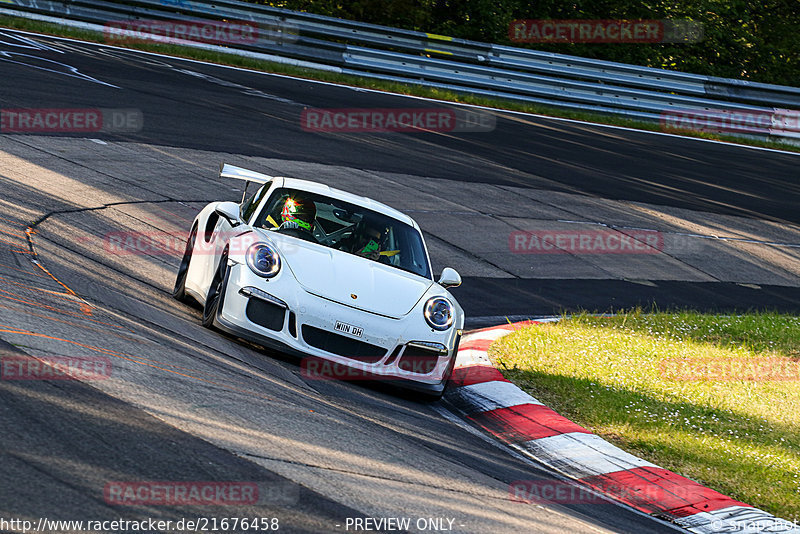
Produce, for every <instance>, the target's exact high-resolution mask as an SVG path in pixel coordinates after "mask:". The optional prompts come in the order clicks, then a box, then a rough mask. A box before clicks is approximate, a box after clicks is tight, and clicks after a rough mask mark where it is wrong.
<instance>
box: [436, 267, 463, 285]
mask: <svg viewBox="0 0 800 534" xmlns="http://www.w3.org/2000/svg"><path fill="white" fill-rule="evenodd" d="M439 285H440V286H442V287H458V286H460V285H461V275H460V274H458V272H457V271H456V270H455V269H451V268H450V267H445V268H444V269H443V270H442V276H441V277H440V278H439Z"/></svg>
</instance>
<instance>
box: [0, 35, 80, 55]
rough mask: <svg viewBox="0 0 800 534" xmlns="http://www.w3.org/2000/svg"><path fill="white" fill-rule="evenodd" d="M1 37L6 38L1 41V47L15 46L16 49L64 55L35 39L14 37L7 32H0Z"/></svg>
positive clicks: (22, 36)
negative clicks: (48, 51)
mask: <svg viewBox="0 0 800 534" xmlns="http://www.w3.org/2000/svg"><path fill="white" fill-rule="evenodd" d="M0 37H3V38H4V39H0V45H7V46H13V47H16V48H27V49H29V50H50V51H51V52H57V53H59V54H63V53H64V52H62V51H61V50H59V49H57V48H53V47H52V46H50V45H46V44H44V43H40V42H38V41H34V40H33V39H31V38H29V37H25V36H24V35H14V34H8V33H5V32H0ZM7 39H10V40H7Z"/></svg>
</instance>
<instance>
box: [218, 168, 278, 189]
mask: <svg viewBox="0 0 800 534" xmlns="http://www.w3.org/2000/svg"><path fill="white" fill-rule="evenodd" d="M219 177H220V178H236V179H237V180H246V181H248V182H255V183H257V184H265V183H267V182H269V181H271V180H272V179H273V178H274V176H267V175H266V174H261V173H260V172H256V171H249V170H247V169H243V168H241V167H234V166H233V165H228V164H227V163H220V164H219Z"/></svg>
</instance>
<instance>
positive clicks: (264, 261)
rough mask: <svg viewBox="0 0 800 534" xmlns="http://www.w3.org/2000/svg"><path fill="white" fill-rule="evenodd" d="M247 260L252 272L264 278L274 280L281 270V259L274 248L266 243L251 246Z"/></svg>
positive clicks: (246, 256)
mask: <svg viewBox="0 0 800 534" xmlns="http://www.w3.org/2000/svg"><path fill="white" fill-rule="evenodd" d="M245 259H246V260H247V266H248V267H250V270H251V271H253V272H254V273H256V274H257V275H258V276H263V277H264V278H272V277H273V276H275V275H276V274H278V271H280V270H281V257H280V256H278V252H277V251H276V250H275V249H274V248H273V247H272V246H270V245H268V244H266V243H255V244H253V245H250V248H248V249H247V254H245Z"/></svg>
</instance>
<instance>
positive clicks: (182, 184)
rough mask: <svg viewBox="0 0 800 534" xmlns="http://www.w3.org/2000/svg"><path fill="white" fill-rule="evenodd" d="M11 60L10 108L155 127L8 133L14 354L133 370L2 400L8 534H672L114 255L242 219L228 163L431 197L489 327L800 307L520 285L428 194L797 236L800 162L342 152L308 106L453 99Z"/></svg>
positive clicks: (771, 157) (460, 144)
mask: <svg viewBox="0 0 800 534" xmlns="http://www.w3.org/2000/svg"><path fill="white" fill-rule="evenodd" d="M2 40H3V42H4V45H3V46H2V48H0V50H2V51H4V52H5V54H3V55H0V69H2V78H0V87H1V88H2V93H0V104H2V107H3V108H6V109H8V108H135V109H139V110H141V111H142V113H143V115H144V117H145V121H146V122H145V124H146V127H145V128H144V129H143V130H142V131H141V132H139V133H133V134H124V135H122V134H120V135H115V134H106V133H97V134H92V136H91V137H93V138H95V139H96V140H97V141H91V140H88V139H86V135H85V134H76V135H73V136H70V135H64V134H59V135H58V136H53V137H48V136H24V135H8V136H5V135H4V136H3V138H2V139H1V141H2V148H1V150H2V153H0V155H2V160H0V181H1V182H2V193H3V194H2V196H1V197H0V211H2V213H0V216H2V217H3V219H2V221H3V226H2V229H3V236H2V237H3V241H2V245H3V247H4V250H3V254H2V259H0V263H2V264H3V265H2V267H0V271H2V272H1V273H0V276H2V279H0V282H2V283H3V284H2V299H3V300H2V302H0V305H1V306H2V307H0V319H1V320H0V337H2V339H4V340H6V341H7V342H9V343H11V344H13V346H7V344H4V346H3V348H2V350H3V351H4V355H6V354H9V353H10V352H17V351H20V350H22V351H25V352H27V353H29V354H34V355H40V356H42V355H44V356H46V355H68V356H83V357H93V356H95V357H96V356H98V355H102V356H103V357H108V358H110V359H111V361H112V364H113V374H112V378H111V379H109V380H98V381H96V382H93V383H91V384H85V383H74V382H56V381H53V382H35V383H24V382H11V381H0V386H2V387H1V388H0V395H2V407H1V408H0V409H1V410H2V414H3V419H2V424H3V426H4V429H3V430H4V432H2V436H1V437H0V440H2V442H3V446H2V448H1V449H0V450H2V452H0V454H2V455H3V459H2V463H0V466H2V467H0V469H2V470H3V480H4V481H11V480H13V481H17V482H15V483H9V482H3V483H2V485H0V514H2V516H3V517H21V516H24V517H29V518H37V517H49V518H51V519H54V518H57V519H113V518H116V517H136V518H142V517H147V516H149V517H163V518H179V517H195V516H203V515H205V516H218V517H222V516H224V515H227V516H237V515H238V516H240V517H241V516H245V515H247V516H259V517H261V516H265V515H269V516H277V517H280V518H281V521H282V525H285V530H287V531H300V532H312V531H317V532H330V531H344V528H343V524H344V523H343V521H345V520H346V518H347V517H364V516H373V517H381V516H383V517H387V516H395V517H397V516H408V517H442V516H446V517H451V518H453V519H454V520H455V524H456V525H457V527H456V528H455V529H454V530H455V531H462V532H519V531H521V530H523V529H525V530H528V531H553V532H555V531H558V532H563V531H574V532H584V531H604V530H610V531H618V532H664V531H669V530H671V529H670V527H668V526H666V525H664V524H662V523H660V522H657V521H655V520H653V519H651V518H647V517H644V516H642V515H640V514H636V513H634V512H632V511H629V510H627V509H624V508H619V507H616V506H613V505H597V504H596V503H592V504H587V503H572V504H561V505H547V506H530V505H522V504H519V503H510V502H509V500H508V485H509V484H510V483H511V482H513V481H515V480H526V479H537V480H553V477H554V475H553V474H552V473H549V472H548V471H546V470H544V469H539V468H537V467H536V466H533V465H530V464H528V463H525V462H523V461H522V460H520V459H517V458H515V457H514V456H512V455H510V454H509V453H508V451H506V450H503V449H502V448H499V447H496V446H494V445H492V444H490V443H488V442H487V441H486V440H485V439H484V438H483V437H481V436H480V435H478V434H476V433H475V432H472V431H470V430H469V429H468V428H465V426H464V425H462V424H459V423H458V422H454V421H452V420H451V419H449V418H447V417H444V415H443V413H446V412H443V411H442V410H446V406H442V405H440V404H438V403H424V402H418V401H417V400H415V399H414V398H413V396H409V395H404V394H401V393H398V392H395V391H384V388H382V387H381V386H380V384H377V385H376V384H353V383H342V382H338V381H307V380H304V379H303V378H302V377H300V376H299V375H300V373H299V369H298V366H297V362H296V361H293V360H291V359H288V358H285V357H282V356H281V355H278V354H270V355H265V354H264V353H263V352H262V351H260V350H258V349H257V347H252V346H250V345H247V344H244V343H242V342H239V341H236V340H233V339H230V338H227V337H225V336H222V335H220V334H218V333H215V332H211V331H208V330H205V329H203V328H201V327H200V326H199V324H198V323H199V320H198V317H199V312H198V311H197V310H195V309H192V308H190V307H186V306H183V305H180V304H179V303H177V302H175V301H173V300H172V299H171V298H169V296H168V293H167V291H168V290H169V289H170V287H171V284H172V280H173V276H174V270H175V268H176V267H177V264H178V261H179V257H175V256H174V255H173V256H170V255H158V254H152V255H147V256H114V255H111V254H108V253H107V252H108V250H107V249H104V246H103V242H102V238H103V236H104V235H108V232H109V231H116V230H130V229H134V230H136V231H140V232H153V231H159V232H163V233H165V234H170V233H172V234H175V235H179V232H180V231H181V230H183V231H186V228H184V227H185V226H186V225H187V224H188V221H190V220H191V217H192V216H193V214H194V213H196V211H197V210H198V209H199V208H200V207H202V205H203V203H204V202H207V201H210V200H223V199H230V200H233V199H235V197H236V195H237V194H240V193H239V192H236V191H232V190H231V189H232V187H231V186H230V184H222V183H220V182H217V181H214V180H213V179H211V178H212V177H213V171H214V164H215V162H219V160H220V159H226V160H228V161H229V162H231V163H240V164H243V165H245V164H247V163H255V164H260V165H265V166H272V167H273V168H276V169H279V170H281V169H283V168H287V167H288V168H289V169H290V170H294V171H295V172H294V173H293V174H294V175H299V174H298V173H300V172H302V171H303V170H305V171H306V172H307V173H308V174H305V175H302V176H300V177H307V178H311V179H314V178H315V176H322V177H326V178H330V179H331V180H332V181H335V182H336V184H337V185H338V184H339V183H341V184H343V185H350V186H352V189H354V190H359V189H360V190H361V191H364V192H367V191H369V190H370V189H374V190H375V192H376V193H380V194H381V195H385V196H387V197H389V198H391V192H387V191H386V190H385V189H384V188H387V187H391V184H395V185H397V184H399V180H400V179H401V177H408V180H409V181H408V182H407V183H406V184H405V187H407V188H408V187H409V185H408V184H412V183H413V184H414V188H415V189H418V190H421V193H420V198H418V199H416V198H412V199H408V198H407V197H409V196H410V195H409V193H408V191H403V196H404V197H405V200H402V202H406V204H402V203H400V204H397V203H392V202H390V203H392V204H393V205H397V207H399V208H400V209H404V210H407V211H411V212H417V213H414V215H415V217H417V218H421V219H423V220H425V222H424V223H421V224H422V225H423V228H424V229H426V232H427V229H431V235H428V236H427V237H428V240H429V245H430V246H431V248H432V250H433V251H432V254H433V255H434V260H435V261H434V263H435V264H437V265H435V267H436V268H441V267H442V266H443V265H444V264H445V262H446V261H447V260H448V258H447V255H448V254H450V253H452V254H454V255H456V256H458V257H459V258H462V259H464V262H465V263H466V262H468V261H473V263H475V265H476V266H475V267H470V269H468V271H467V272H468V273H471V274H469V275H468V276H465V283H464V287H463V288H460V289H459V290H458V291H459V292H458V293H457V296H458V298H459V300H460V301H461V302H462V303H463V304H464V306H465V308H466V309H467V311H468V313H470V314H471V315H473V316H488V315H500V314H531V315H534V314H542V313H552V312H553V311H558V310H559V309H570V308H574V307H584V308H590V309H592V308H594V309H601V310H606V309H608V308H610V307H622V306H625V305H628V304H630V303H637V302H638V303H643V304H647V303H649V302H650V301H652V300H653V298H652V297H653V295H656V296H658V299H659V300H658V301H656V302H671V303H674V304H680V305H687V306H690V307H696V308H700V309H709V308H718V309H731V308H733V309H735V308H741V307H762V306H775V307H778V308H781V309H786V310H797V309H798V303H800V291H798V288H797V287H796V286H797V284H796V283H795V284H794V285H792V284H791V277H792V275H793V273H794V271H791V269H788V268H783V270H782V271H781V272H780V273H777V274H776V272H777V271H775V272H771V274H773V275H775V276H777V277H778V278H776V279H775V281H776V282H778V283H774V284H770V283H764V282H763V281H761V280H757V281H758V282H760V283H759V284H758V285H757V286H756V285H755V284H754V283H752V281H749V279H747V280H744V278H743V279H742V281H744V282H748V283H741V281H739V282H737V281H731V282H725V281H720V280H718V279H717V280H705V279H704V278H702V277H699V276H698V277H696V279H691V280H681V279H675V280H666V281H659V283H658V284H643V283H641V282H640V281H630V280H626V279H624V278H623V277H620V278H618V279H612V280H609V279H602V278H597V277H594V278H580V277H578V276H575V275H574V274H572V275H571V273H570V272H569V270H567V269H568V267H567V268H565V269H562V270H561V272H563V277H562V278H561V279H556V278H552V277H550V278H534V277H530V278H525V277H522V276H518V275H515V274H513V273H509V272H507V271H503V273H502V274H503V275H502V276H498V275H497V274H496V271H498V270H502V269H498V268H497V267H496V265H495V264H491V265H490V266H491V269H494V270H491V269H490V268H489V267H485V266H482V264H481V265H478V264H479V263H480V262H479V261H478V259H480V260H481V261H484V259H485V258H478V259H475V257H474V256H475V254H474V253H473V252H470V251H469V248H468V246H467V245H466V244H462V245H460V244H458V243H457V242H456V240H454V239H449V238H448V239H444V238H439V237H437V236H436V234H435V229H436V224H437V221H436V220H435V218H434V220H429V219H430V218H431V217H434V216H435V214H434V215H433V216H431V215H430V212H431V211H432V210H435V208H436V206H437V203H436V202H435V201H432V200H430V199H431V198H432V199H434V200H435V199H437V198H439V199H445V198H451V197H458V196H460V195H461V196H464V195H465V194H464V193H463V192H462V193H459V191H460V189H459V187H460V186H459V184H463V188H465V189H468V188H469V187H470V186H474V187H476V188H478V189H476V190H475V191H477V190H479V189H480V188H484V187H488V186H491V187H494V188H507V189H502V190H503V191H506V190H507V191H512V190H513V191H515V192H516V194H515V195H514V196H515V198H517V199H518V198H520V197H524V195H521V194H519V192H520V191H522V192H524V191H529V193H530V194H531V195H538V196H541V195H544V194H545V193H548V194H553V195H556V196H558V195H564V196H563V197H558V198H570V199H575V198H588V199H592V200H595V199H601V200H608V201H613V202H629V203H642V204H646V205H657V206H665V207H666V208H669V209H670V210H673V209H674V210H679V211H680V210H690V211H698V212H700V211H702V212H703V213H705V214H713V215H715V216H719V218H720V220H725V221H733V220H734V219H735V220H736V221H739V223H740V222H741V221H742V220H753V221H758V222H760V224H761V223H763V224H769V225H773V226H774V227H775V228H779V230H775V232H778V233H781V232H783V230H782V228H783V227H784V226H785V227H792V228H793V227H794V225H795V224H796V223H797V222H798V220H797V218H798V215H797V212H796V209H795V208H796V205H797V200H798V194H797V193H798V185H797V179H796V178H797V172H796V166H797V161H798V159H797V157H796V156H792V155H785V154H779V153H773V152H764V151H753V150H744V149H741V148H736V147H730V146H724V145H719V144H711V143H699V142H696V141H687V140H683V139H679V138H673V137H664V136H653V135H648V134H643V133H637V132H629V131H624V130H607V129H604V128H600V127H596V126H591V125H584V124H576V123H567V122H560V121H552V120H546V119H538V118H531V117H520V116H514V115H510V114H501V115H499V116H498V121H497V128H496V129H495V130H494V131H493V132H489V133H482V134H469V135H466V134H465V135H461V136H459V135H454V134H436V133H415V134H413V135H410V134H409V135H406V134H392V135H367V134H333V135H330V134H326V135H320V134H315V133H310V132H304V131H303V130H302V129H301V128H300V127H299V115H300V112H301V111H302V109H303V108H304V107H323V108H367V107H420V106H440V104H431V103H425V102H422V101H411V100H408V99H404V98H400V97H394V96H391V95H380V94H375V93H371V92H365V91H358V90H354V89H351V88H341V87H336V86H331V85H324V84H315V83H309V82H305V81H301V80H295V79H290V78H284V77H274V76H264V75H259V74H253V73H247V72H242V71H236V70H230V69H220V68H219V67H214V66H208V65H201V64H197V63H188V62H182V61H179V60H167V59H156V58H148V57H144V56H140V55H138V54H134V53H130V52H120V51H115V50H111V49H108V48H98V47H95V46H90V45H82V44H75V43H63V42H57V41H55V40H51V39H37V43H38V44H35V45H34V44H33V43H23V44H22V45H20V42H19V41H18V40H15V39H13V38H10V37H8V36H6V37H2ZM54 62H57V63H54ZM70 67H72V68H73V69H72V70H71V69H70ZM87 77H90V78H91V79H89V78H87ZM99 82H102V83H99ZM109 84H110V85H109ZM112 85H113V86H115V87H112ZM245 166H246V165H245ZM259 168H262V167H259ZM326 173H327V174H326ZM371 180H374V181H371ZM423 184H424V185H423ZM398 187H400V185H398ZM480 190H484V189H480ZM498 190H500V189H498ZM361 191H358V192H361ZM470 191H472V190H470ZM425 194H427V196H425ZM470 194H471V195H472V196H475V194H473V193H470ZM377 196H380V195H377ZM473 200H474V199H473ZM478 200H480V198H479V199H478ZM489 200H491V199H489V198H488V197H487V202H488V201H489ZM398 202H401V199H398ZM492 202H493V210H492V211H493V212H494V213H497V212H502V210H503V206H504V205H508V206H509V212H513V213H506V214H503V213H500V214H501V215H520V213H516V211H515V210H519V209H520V207H519V205H518V204H515V203H514V202H513V201H512V200H508V199H506V198H505V197H502V198H499V199H493V200H492ZM415 203H416V204H415ZM464 205H465V206H466V205H467V204H466V201H464ZM666 208H665V209H666ZM459 213H460V212H458V210H455V211H453V212H452V213H451V214H450V215H453V216H454V217H458V214H459ZM705 217H707V215H706V216H705ZM34 221H38V224H37V225H36V234H35V235H34V236H33V242H34V243H35V245H36V249H35V250H36V252H37V254H38V256H37V257H38V259H39V261H40V262H41V263H42V265H43V266H44V267H46V269H47V270H48V271H49V273H51V274H52V276H50V274H48V273H46V272H44V271H42V270H41V269H39V268H38V267H37V266H36V265H34V264H33V263H32V262H31V259H32V258H31V256H32V255H31V254H30V250H29V249H28V242H27V239H26V238H25V235H24V229H25V227H26V226H28V225H30V224H31V223H33V222H34ZM456 231H457V229H455V230H453V232H456ZM462 233H463V232H462ZM467 237H468V239H478V238H477V237H474V236H467ZM779 237H781V239H779V240H780V241H781V242H783V241H786V239H784V238H783V234H781V236H779ZM787 258H788V259H786V261H789V262H791V261H794V259H795V257H794V256H793V255H791V254H788V253H787ZM564 265H567V266H568V265H569V264H568V263H565V264H564ZM454 266H456V267H459V264H458V262H456V264H455V265H454ZM482 269H484V270H487V271H491V272H486V273H484V274H483V275H482V273H483V271H482ZM759 273H760V272H759ZM759 276H760V274H759ZM677 278H680V277H677ZM765 279H766V280H767V281H773V279H772V278H769V277H766V278H765ZM62 284H63V285H62ZM65 286H67V287H69V289H70V292H65V291H66V290H65ZM698 288H703V289H704V290H702V291H701V290H698ZM662 299H663V300H662ZM587 303H588V304H587ZM113 480H117V481H119V480H128V481H131V480H184V481H186V480H188V481H191V480H194V481H198V480H247V481H257V482H258V483H259V484H264V485H265V486H267V487H276V488H280V489H281V490H282V491H284V493H285V494H286V495H288V497H286V499H288V502H287V501H286V500H284V501H281V502H278V503H269V502H268V503H259V504H258V505H253V506H251V507H243V508H241V509H239V508H226V509H223V510H220V509H212V508H206V509H203V510H199V511H198V509H197V507H189V509H185V508H180V507H163V506H162V507H157V506H147V507H144V508H142V507H133V508H132V507H119V506H114V505H109V504H108V503H107V502H105V501H104V500H103V498H102V488H103V487H104V484H105V483H107V482H108V481H113ZM234 511H235V513H234ZM336 525H339V526H338V527H337V526H336ZM281 530H284V528H282V529H281Z"/></svg>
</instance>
